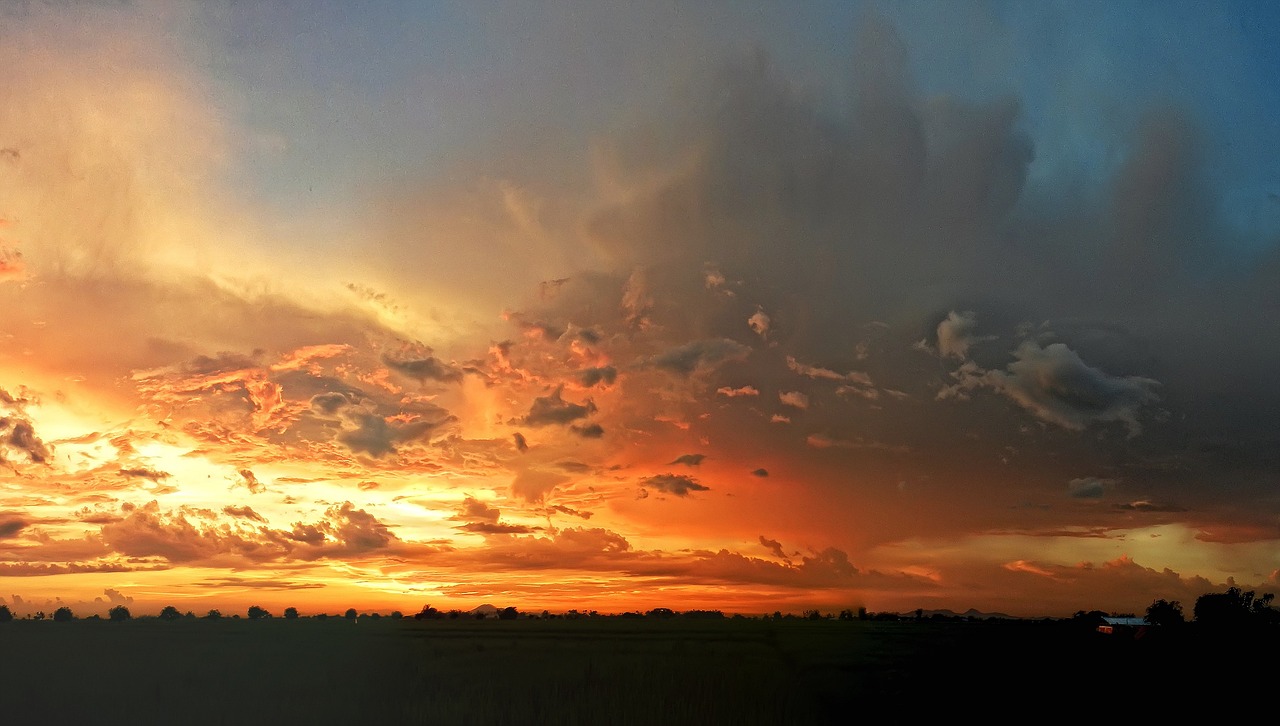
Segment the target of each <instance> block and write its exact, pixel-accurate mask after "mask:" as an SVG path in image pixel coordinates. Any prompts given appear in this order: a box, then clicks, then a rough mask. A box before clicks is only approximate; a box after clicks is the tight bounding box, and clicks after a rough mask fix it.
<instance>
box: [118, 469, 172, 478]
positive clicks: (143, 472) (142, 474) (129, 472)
mask: <svg viewBox="0 0 1280 726" xmlns="http://www.w3.org/2000/svg"><path fill="white" fill-rule="evenodd" d="M120 474H121V476H126V477H131V478H138V479H150V480H151V481H160V480H161V479H168V478H169V473H168V472H165V471H158V470H156V469H151V468H148V467H145V466H140V467H132V468H129V469H121V470H120Z"/></svg>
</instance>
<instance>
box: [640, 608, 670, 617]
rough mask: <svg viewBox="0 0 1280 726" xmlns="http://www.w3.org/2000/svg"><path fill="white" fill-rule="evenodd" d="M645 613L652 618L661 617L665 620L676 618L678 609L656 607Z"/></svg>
mask: <svg viewBox="0 0 1280 726" xmlns="http://www.w3.org/2000/svg"><path fill="white" fill-rule="evenodd" d="M645 615H647V616H648V617H651V618H659V619H663V620H665V619H667V618H674V617H675V616H676V611H674V610H672V609H671V608H654V609H652V610H650V611H649V612H647V613H645Z"/></svg>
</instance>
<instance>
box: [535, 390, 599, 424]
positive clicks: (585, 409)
mask: <svg viewBox="0 0 1280 726" xmlns="http://www.w3.org/2000/svg"><path fill="white" fill-rule="evenodd" d="M562 391H563V388H557V389H556V390H554V391H552V392H551V393H550V394H549V395H546V396H539V397H537V398H535V399H533V405H532V406H530V407H529V413H527V414H526V415H525V416H524V418H523V419H522V422H523V423H525V424H528V425H530V426H547V425H552V424H568V423H572V422H574V421H577V420H578V419H582V418H586V417H587V416H590V415H591V414H592V413H595V411H596V405H595V403H593V402H591V401H590V400H588V401H587V402H586V403H571V402H569V401H566V400H564V398H563V397H562V395H561V394H562Z"/></svg>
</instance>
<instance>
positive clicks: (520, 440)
mask: <svg viewBox="0 0 1280 726" xmlns="http://www.w3.org/2000/svg"><path fill="white" fill-rule="evenodd" d="M511 440H512V441H513V442H514V443H515V445H516V449H518V450H519V451H520V452H521V453H524V452H526V451H528V450H529V442H528V440H526V439H525V437H524V434H522V433H520V432H519V431H517V432H515V433H514V434H511Z"/></svg>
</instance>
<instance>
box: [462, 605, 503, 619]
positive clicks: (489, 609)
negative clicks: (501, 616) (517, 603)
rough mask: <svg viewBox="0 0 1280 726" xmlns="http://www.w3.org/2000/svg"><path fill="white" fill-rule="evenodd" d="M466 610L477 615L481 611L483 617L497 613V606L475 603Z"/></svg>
mask: <svg viewBox="0 0 1280 726" xmlns="http://www.w3.org/2000/svg"><path fill="white" fill-rule="evenodd" d="M467 612H469V613H471V614H472V615H479V614H481V613H483V614H484V616H485V617H489V616H491V615H497V614H498V608H496V607H494V606H493V605H490V604H489V603H485V604H483V605H477V606H476V607H474V608H471V609H470V610H468V611H467Z"/></svg>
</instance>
